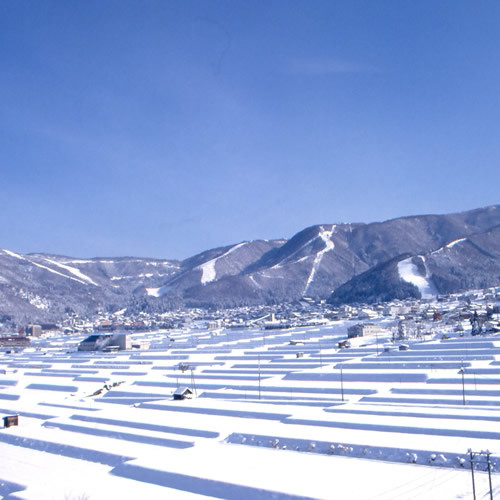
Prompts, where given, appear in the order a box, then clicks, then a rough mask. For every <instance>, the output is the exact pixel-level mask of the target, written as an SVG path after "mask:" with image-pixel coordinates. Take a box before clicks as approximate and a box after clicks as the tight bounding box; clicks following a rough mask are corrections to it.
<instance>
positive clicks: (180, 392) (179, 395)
mask: <svg viewBox="0 0 500 500" xmlns="http://www.w3.org/2000/svg"><path fill="white" fill-rule="evenodd" d="M192 397H193V391H192V390H191V389H190V388H189V387H186V386H184V387H178V388H177V389H176V390H175V391H174V399H175V400H181V399H191V398H192Z"/></svg>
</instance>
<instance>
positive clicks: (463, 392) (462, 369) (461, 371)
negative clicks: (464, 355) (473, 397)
mask: <svg viewBox="0 0 500 500" xmlns="http://www.w3.org/2000/svg"><path fill="white" fill-rule="evenodd" d="M460 373H461V374H462V401H463V404H464V406H465V378H464V374H465V368H464V365H463V361H462V368H460Z"/></svg>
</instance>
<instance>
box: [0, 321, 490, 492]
mask: <svg viewBox="0 0 500 500" xmlns="http://www.w3.org/2000/svg"><path fill="white" fill-rule="evenodd" d="M345 331H346V325H341V324H331V325H327V326H323V327H320V328H318V327H315V328H302V329H292V330H285V331H272V332H269V331H260V330H258V329H251V330H242V331H222V332H207V331H206V330H205V331H190V332H188V331H177V332H168V337H169V338H174V339H175V342H171V341H169V340H168V338H167V333H166V332H165V333H162V332H157V333H155V334H144V338H148V339H151V338H154V339H155V344H154V346H155V347H154V348H153V349H150V350H148V351H123V352H118V353H113V354H104V353H77V352H71V349H68V346H66V345H65V340H66V338H65V337H53V338H51V339H48V340H43V339H41V340H40V341H39V342H40V350H32V351H27V352H23V353H12V354H6V353H0V414H1V415H10V414H16V413H17V414H19V419H20V425H19V426H18V427H10V428H6V429H0V450H2V456H4V457H8V458H7V460H4V462H3V464H2V468H1V471H0V494H1V492H2V491H3V490H2V488H4V489H5V491H11V490H12V488H17V487H18V488H20V489H19V490H16V491H15V493H12V495H15V498H24V499H37V500H38V499H44V498H67V497H69V498H71V496H72V495H74V497H75V498H79V496H81V495H87V496H88V498H92V499H100V498H103V499H104V498H113V496H110V495H112V493H110V492H117V491H119V492H120V498H136V497H137V496H136V495H137V494H141V493H139V492H142V494H143V495H144V494H146V495H147V498H153V499H154V498H201V497H203V496H204V497H205V498H206V497H213V498H238V499H239V498H283V499H285V498H287V499H291V498H349V499H351V498H353V499H368V498H380V499H390V498H398V499H406V498H408V499H409V498H417V499H418V498H421V499H429V498H439V499H440V500H441V499H445V500H446V499H455V498H468V497H470V495H471V489H472V484H471V476H470V470H468V469H469V467H470V465H469V462H468V461H467V456H466V453H467V450H468V449H469V448H472V449H473V450H475V451H480V450H484V449H489V450H490V451H491V452H492V453H493V455H494V462H496V461H497V460H496V457H497V456H498V454H499V451H500V450H498V448H499V444H498V443H499V442H500V441H499V437H500V423H499V422H500V420H499V418H498V417H499V413H498V412H499V411H500V410H499V408H500V390H498V389H497V387H498V383H497V379H500V377H499V376H498V362H499V361H497V360H500V339H497V338H496V337H490V338H489V339H488V340H487V341H485V340H484V339H482V338H471V337H464V338H456V339H450V340H449V341H426V342H418V343H412V344H411V345H410V350H409V351H392V352H390V353H385V352H381V349H379V352H378V354H377V346H376V345H375V339H366V345H364V346H359V347H357V348H353V349H346V350H338V349H336V346H337V343H338V340H339V339H340V338H342V337H343V336H345V333H344V332H345ZM77 339H78V337H75V338H70V341H71V343H72V345H76V342H77ZM297 340H300V341H303V342H304V343H303V344H302V345H292V344H291V343H290V342H292V341H293V342H296V341H297ZM378 340H379V341H380V342H381V344H380V345H383V343H384V342H386V341H387V339H378ZM462 359H463V360H462ZM180 363H183V364H185V365H186V366H185V367H184V371H183V370H182V369H181V366H180V365H179V364H180ZM462 366H463V367H465V373H464V379H463V380H462V375H461V373H460V371H459V370H460V368H461V367H462ZM191 368H192V370H191ZM341 368H342V371H341ZM2 369H4V370H3V371H5V372H6V373H2ZM462 382H463V385H462ZM178 385H180V386H185V385H187V386H189V387H192V388H193V390H195V392H196V393H197V396H198V397H197V398H196V399H194V400H191V401H173V400H172V393H173V391H174V390H175V389H176V388H177V387H178ZM464 390H465V403H466V404H465V405H464V404H463V395H464ZM22 464H26V465H25V467H24V468H23V466H22ZM35 469H36V471H35ZM58 469H59V470H60V471H62V473H61V474H58V476H57V478H58V479H57V480H56V479H54V477H55V473H54V471H55V470H58ZM497 469H498V470H500V469H499V465H496V463H495V466H494V470H495V471H496V470H497ZM476 475H477V488H478V491H479V493H481V495H482V494H483V493H484V492H486V491H487V489H486V488H487V476H485V474H484V473H482V472H480V471H479V470H478V471H477V474H476ZM89 477H91V478H92V479H91V480H89ZM360 477H362V478H363V480H362V481H360V480H359V478H360ZM46 478H52V479H51V480H50V481H46ZM2 482H3V483H2ZM2 484H4V485H5V486H2ZM16 485H17V486H16ZM493 485H494V487H495V488H497V489H498V481H497V474H496V472H495V473H494V477H493ZM141 488H143V489H141ZM498 492H499V493H500V490H499V491H498ZM134 495H135V496H134ZM467 495H468V496H467ZM478 498H480V497H479V496H478Z"/></svg>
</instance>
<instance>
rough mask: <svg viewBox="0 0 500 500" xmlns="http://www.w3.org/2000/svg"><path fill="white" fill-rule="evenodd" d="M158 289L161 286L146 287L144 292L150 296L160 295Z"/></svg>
mask: <svg viewBox="0 0 500 500" xmlns="http://www.w3.org/2000/svg"><path fill="white" fill-rule="evenodd" d="M160 290H161V287H158V288H146V293H147V294H148V295H150V296H151V297H160V296H161V294H160Z"/></svg>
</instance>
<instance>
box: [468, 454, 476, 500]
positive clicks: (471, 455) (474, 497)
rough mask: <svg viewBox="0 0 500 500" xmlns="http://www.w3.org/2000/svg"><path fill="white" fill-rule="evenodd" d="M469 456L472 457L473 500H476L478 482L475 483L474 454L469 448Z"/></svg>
mask: <svg viewBox="0 0 500 500" xmlns="http://www.w3.org/2000/svg"><path fill="white" fill-rule="evenodd" d="M469 455H470V470H471V472H472V495H473V500H476V482H475V481H474V453H473V452H472V450H471V449H470V448H469Z"/></svg>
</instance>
